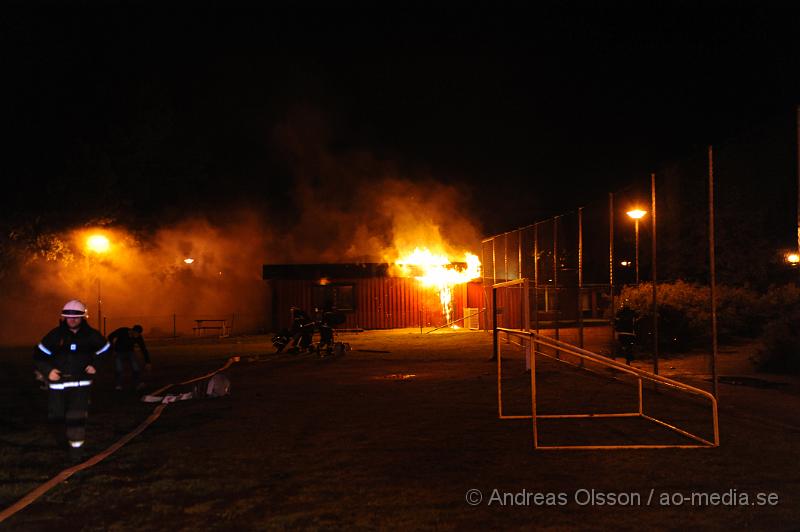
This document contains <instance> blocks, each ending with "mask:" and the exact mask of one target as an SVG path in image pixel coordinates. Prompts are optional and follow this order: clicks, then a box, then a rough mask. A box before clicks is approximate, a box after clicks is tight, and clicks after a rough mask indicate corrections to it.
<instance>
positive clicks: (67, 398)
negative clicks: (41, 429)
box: [47, 386, 90, 443]
mask: <svg viewBox="0 0 800 532" xmlns="http://www.w3.org/2000/svg"><path fill="white" fill-rule="evenodd" d="M89 388H90V386H78V387H74V388H65V389H63V390H53V389H50V390H49V391H48V394H49V395H48V398H47V421H48V422H49V423H50V426H51V428H52V430H53V433H54V434H55V436H56V440H57V441H58V442H59V443H62V442H63V436H62V434H64V433H63V432H62V431H63V430H64V429H63V427H64V425H66V429H67V430H66V437H67V440H68V441H70V442H78V441H80V442H82V441H84V440H85V439H86V418H87V417H88V415H89Z"/></svg>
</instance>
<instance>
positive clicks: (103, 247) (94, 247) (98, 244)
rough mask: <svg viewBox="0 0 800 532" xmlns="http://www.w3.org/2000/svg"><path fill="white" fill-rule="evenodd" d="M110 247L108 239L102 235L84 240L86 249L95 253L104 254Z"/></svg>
mask: <svg viewBox="0 0 800 532" xmlns="http://www.w3.org/2000/svg"><path fill="white" fill-rule="evenodd" d="M110 245H111V244H110V243H109V241H108V238H106V237H105V236H103V235H92V236H90V237H89V238H87V239H86V247H87V248H88V249H89V250H90V251H94V252H95V253H105V252H106V251H108V248H109V247H110Z"/></svg>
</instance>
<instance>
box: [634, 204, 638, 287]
mask: <svg viewBox="0 0 800 532" xmlns="http://www.w3.org/2000/svg"><path fill="white" fill-rule="evenodd" d="M633 226H634V227H635V228H636V229H635V231H636V286H637V287H638V286H639V219H638V218H636V219H635V220H634V221H633Z"/></svg>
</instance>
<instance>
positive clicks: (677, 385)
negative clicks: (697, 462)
mask: <svg viewBox="0 0 800 532" xmlns="http://www.w3.org/2000/svg"><path fill="white" fill-rule="evenodd" d="M514 284H524V285H526V284H527V280H526V279H520V280H518V281H511V282H508V283H498V284H496V285H494V286H493V287H492V294H493V295H492V299H493V302H496V300H497V289H498V288H503V287H508V286H512V285H514ZM493 306H494V308H495V309H496V308H497V307H496V305H493ZM493 317H494V319H493V329H494V331H493V340H494V342H493V349H494V358H495V359H496V361H497V401H498V416H499V418H500V419H530V420H532V425H533V448H534V449H536V450H539V449H542V450H568V449H582V450H611V449H669V448H682V449H691V448H708V447H718V446H719V420H718V413H717V400H716V398H715V397H714V396H713V395H712V394H711V393H709V392H707V391H705V390H702V389H700V388H696V387H694V386H691V385H688V384H685V383H682V382H679V381H676V380H673V379H670V378H667V377H663V376H661V375H657V374H655V373H651V372H649V371H644V370H642V369H639V368H635V367H632V366H629V365H626V364H622V363H620V362H617V361H615V360H612V359H609V358H606V357H604V356H602V355H600V354H597V353H593V352H591V351H587V350H586V349H582V348H580V347H577V346H574V345H571V344H568V343H566V342H562V341H560V340H557V339H554V338H549V337H547V336H543V335H541V334H538V333H536V332H532V331H528V330H521V329H511V328H505V327H499V326H498V325H497V316H496V312H495V313H494V316H493ZM526 323H527V322H526ZM500 333H504V334H506V335H507V337H517V338H521V339H522V343H521V344H519V345H521V346H522V347H523V348H524V349H525V350H526V354H527V355H528V356H529V360H530V378H531V414H530V415H506V414H504V413H503V391H502V358H503V357H502V351H501V349H500V342H499V334H500ZM541 346H544V347H549V348H551V349H553V350H555V353H556V354H555V355H551V354H549V353H546V352H544V351H542V350H541V348H540V347H541ZM560 353H566V354H570V355H573V356H575V357H578V358H579V359H580V360H581V362H582V363H583V362H585V361H591V362H593V363H596V364H600V365H601V366H605V367H608V368H612V369H614V370H617V371H620V372H622V373H626V374H628V375H632V376H634V377H636V378H637V388H638V399H639V400H638V408H637V410H636V411H634V412H615V413H588V414H539V413H537V396H536V356H537V355H542V356H546V357H549V358H553V359H555V360H559V361H561V362H563V360H561V359H560ZM643 381H649V382H653V383H656V384H659V385H663V386H667V387H669V388H671V389H674V390H678V391H681V392H685V393H690V394H694V395H698V396H700V397H702V398H705V399H708V400H709V402H710V403H711V414H712V424H713V434H714V436H713V441H709V440H707V439H705V438H702V437H700V436H697V435H696V434H693V433H691V432H689V431H687V430H684V429H681V428H679V427H676V426H674V425H672V424H670V423H667V422H666V421H663V420H660V419H657V418H656V417H653V416H651V415H648V414H647V413H645V410H644V404H643V393H642V382H643ZM610 417H638V418H642V419H645V420H647V421H651V422H653V423H656V424H658V425H661V426H663V427H665V428H668V429H670V430H672V431H674V432H676V433H678V434H680V435H682V436H684V437H686V438H689V439H691V440H694V441H695V442H697V443H694V444H629V445H541V444H540V443H539V437H538V422H539V420H540V419H569V418H610Z"/></svg>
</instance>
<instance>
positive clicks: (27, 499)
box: [0, 356, 240, 523]
mask: <svg viewBox="0 0 800 532" xmlns="http://www.w3.org/2000/svg"><path fill="white" fill-rule="evenodd" d="M239 361H240V357H238V356H232V357H230V358H228V360H227V362H225V365H223V366H222V367H221V368H219V369H217V370H214V371H212V372H211V373H208V374H206V375H203V376H202V377H196V378H194V379H189V380H187V381H184V382H180V383H177V384H167V385H166V386H163V387H161V388H159V389H158V390H156V391H154V392H153V393H152V394H150V395H149V396H145V397H153V398H155V399H157V400H158V401H159V402H160V403H161V404H159V405H158V406H157V407H155V409H154V410H153V412H152V413H151V414H150V415H149V416H148V417H147V419H145V420H144V421H142V422H141V423H140V424H139V426H138V427H136V428H135V429H133V430H132V431H131V432H129V433H128V434H126V435H125V436H123V437H122V438H120V439H119V440H117V441H116V442H115V443H114V444H112V445H111V446H110V447H108V448H107V449H106V450H105V451H102V452H100V453H98V454H96V455H94V456H93V457H91V458H89V459H88V460H86V461H84V462H81V463H80V464H77V465H74V466H72V467H68V468H67V469H64V470H63V471H61V472H60V473H58V474H57V475H56V476H54V477H53V478H51V479H50V480H48V481H47V482H45V483H43V484H40V485H39V486H38V487H37V488H35V489H34V490H33V491H31V492H29V493H28V494H27V495H25V496H24V497H22V498H21V499H20V500H18V501H17V502H15V503H14V504H12V505H11V506H9V507H8V508H6V509H5V510H3V511H2V512H0V523H2V522H3V521H5V520H6V519H8V518H9V517H11V516H12V515H14V514H15V513H17V512H19V511H20V510H22V509H23V508H25V507H26V506H28V505H29V504H31V503H33V502H35V501H36V500H37V499H38V498H39V497H41V496H42V495H44V494H45V493H47V492H48V491H50V490H51V489H53V488H54V487H56V486H57V485H59V484H61V483H62V482H64V481H65V480H67V479H68V478H69V477H71V476H72V475H74V474H75V473H77V472H79V471H83V470H84V469H88V468H90V467H92V466H94V465H96V464H98V463H100V462H102V461H103V460H105V459H106V458H108V457H109V456H110V455H112V454H113V453H115V452H116V451H118V450H119V449H120V448H121V447H122V446H123V445H125V444H126V443H128V442H129V441H131V440H132V439H133V438H135V437H136V436H138V435H139V434H141V433H142V432H143V431H144V430H145V429H146V428H147V427H149V426H150V425H152V424H153V422H155V420H157V419H158V418H159V416H161V413H162V412H163V411H164V409H165V408H166V407H167V405H168V404H169V403H171V402H174V401H176V400H181V399H185V398H187V397H184V396H185V394H180V395H166V396H164V397H159V395H160V394H162V393H164V392H165V391H167V390H168V389H170V388H172V387H173V386H182V385H185V384H191V383H193V382H197V381H200V380H203V379H208V378H210V377H213V376H214V375H216V374H217V373H219V372H221V371H225V370H226V369H228V368H229V367H231V366H232V365H233V364H234V363H235V362H239ZM143 399H144V398H143ZM145 402H155V401H153V400H150V401H145Z"/></svg>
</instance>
